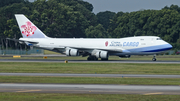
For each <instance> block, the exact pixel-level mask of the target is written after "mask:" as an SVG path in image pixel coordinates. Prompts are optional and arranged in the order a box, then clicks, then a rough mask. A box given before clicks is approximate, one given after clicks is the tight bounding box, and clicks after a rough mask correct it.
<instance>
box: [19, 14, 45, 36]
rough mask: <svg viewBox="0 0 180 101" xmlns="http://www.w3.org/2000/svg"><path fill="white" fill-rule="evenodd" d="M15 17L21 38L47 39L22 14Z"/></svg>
mask: <svg viewBox="0 0 180 101" xmlns="http://www.w3.org/2000/svg"><path fill="white" fill-rule="evenodd" d="M15 17H16V20H17V23H18V26H19V29H20V31H21V34H22V36H23V38H47V36H46V35H45V34H44V33H43V32H42V31H41V30H39V28H38V27H36V26H35V25H34V24H33V23H32V22H31V21H30V20H29V19H28V18H26V17H25V16H24V15H23V14H15Z"/></svg>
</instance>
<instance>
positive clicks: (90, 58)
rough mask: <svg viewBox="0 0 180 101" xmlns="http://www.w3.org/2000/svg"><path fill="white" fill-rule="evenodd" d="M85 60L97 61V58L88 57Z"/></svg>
mask: <svg viewBox="0 0 180 101" xmlns="http://www.w3.org/2000/svg"><path fill="white" fill-rule="evenodd" d="M87 60H88V61H97V60H98V58H97V57H95V56H89V57H88V58H87Z"/></svg>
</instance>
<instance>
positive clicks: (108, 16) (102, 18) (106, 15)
mask: <svg viewBox="0 0 180 101" xmlns="http://www.w3.org/2000/svg"><path fill="white" fill-rule="evenodd" d="M115 15H116V13H114V12H110V11H105V12H99V13H97V15H96V16H97V18H98V23H100V24H102V25H103V27H104V28H105V29H106V30H107V29H108V27H109V25H110V21H111V20H112V19H113V17H114V16H115Z"/></svg>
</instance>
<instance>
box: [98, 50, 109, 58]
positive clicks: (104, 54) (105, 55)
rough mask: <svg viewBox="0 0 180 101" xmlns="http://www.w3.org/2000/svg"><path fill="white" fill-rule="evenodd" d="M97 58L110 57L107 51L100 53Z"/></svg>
mask: <svg viewBox="0 0 180 101" xmlns="http://www.w3.org/2000/svg"><path fill="white" fill-rule="evenodd" d="M96 57H97V58H101V59H108V57H109V55H108V52H107V51H99V52H97V53H96Z"/></svg>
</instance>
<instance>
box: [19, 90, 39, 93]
mask: <svg viewBox="0 0 180 101" xmlns="http://www.w3.org/2000/svg"><path fill="white" fill-rule="evenodd" d="M37 91H42V90H24V91H16V92H19V93H22V92H37Z"/></svg>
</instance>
